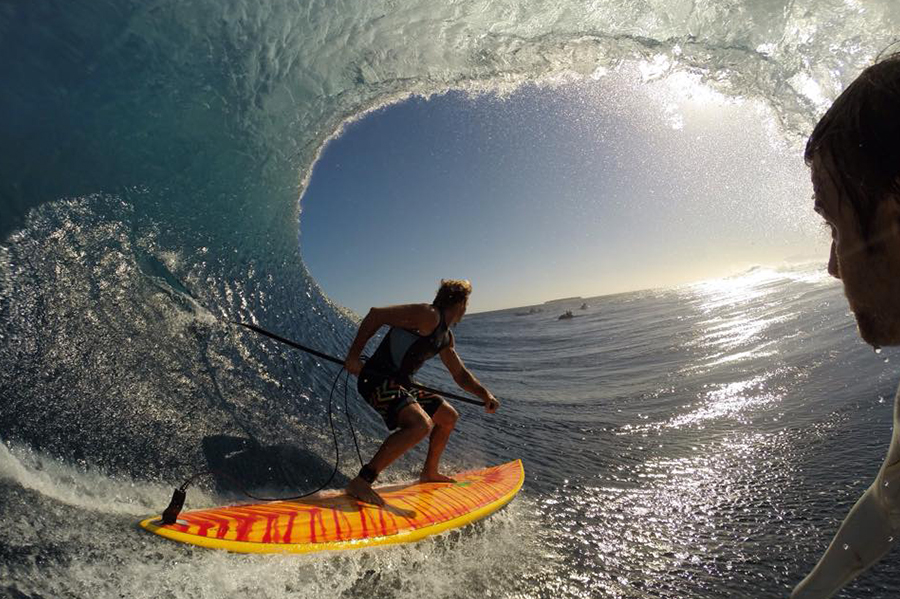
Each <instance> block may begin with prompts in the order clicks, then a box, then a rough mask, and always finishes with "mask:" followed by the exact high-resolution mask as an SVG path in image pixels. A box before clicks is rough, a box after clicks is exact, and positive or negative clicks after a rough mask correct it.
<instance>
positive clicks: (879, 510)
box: [791, 392, 900, 599]
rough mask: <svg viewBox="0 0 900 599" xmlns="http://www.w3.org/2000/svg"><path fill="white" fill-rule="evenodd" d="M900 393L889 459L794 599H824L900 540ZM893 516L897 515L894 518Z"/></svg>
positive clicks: (895, 412) (797, 589)
mask: <svg viewBox="0 0 900 599" xmlns="http://www.w3.org/2000/svg"><path fill="white" fill-rule="evenodd" d="M898 402H900V392H898V395H897V398H895V400H894V431H893V434H892V436H891V446H890V449H889V450H888V454H887V457H886V458H885V461H884V463H883V464H882V466H881V470H880V471H879V472H878V476H877V477H875V482H873V483H872V486H870V487H869V488H868V489H867V490H866V492H865V493H863V496H862V497H860V498H859V500H858V501H857V502H856V505H854V506H853V508H852V509H851V510H850V513H849V514H847V517H846V518H845V519H844V522H843V524H841V527H840V529H839V530H838V532H837V534H836V535H835V537H834V540H832V541H831V545H829V546H828V550H827V551H825V555H823V556H822V559H820V560H819V563H818V564H816V567H815V568H813V571H812V572H810V574H809V575H808V576H807V577H806V578H805V579H803V581H802V582H801V583H800V584H798V585H797V587H796V588H795V589H794V592H793V594H792V595H791V597H792V599H825V598H826V597H831V596H832V595H834V594H835V593H837V592H838V591H839V590H840V589H841V587H843V586H844V585H845V584H847V583H848V582H850V581H851V580H853V579H854V578H855V577H856V576H857V575H859V574H860V573H862V572H863V571H865V570H866V569H867V568H868V567H869V566H871V565H872V564H873V563H874V562H876V561H877V560H878V559H880V558H881V557H882V556H883V555H884V554H885V553H887V552H888V550H889V549H890V548H891V546H892V545H894V543H895V542H896V541H897V539H898V537H900V526H898V521H897V518H898V517H900V443H898V438H897V436H898V434H900V421H898V418H900V405H898ZM892 513H893V514H894V515H895V516H894V517H892Z"/></svg>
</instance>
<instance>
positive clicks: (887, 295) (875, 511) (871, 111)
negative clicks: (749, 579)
mask: <svg viewBox="0 0 900 599" xmlns="http://www.w3.org/2000/svg"><path fill="white" fill-rule="evenodd" d="M898 106H900V53H897V54H893V55H891V56H889V57H887V58H885V59H883V60H881V61H880V62H878V63H876V64H874V65H872V66H870V67H869V68H867V69H866V70H865V71H863V72H862V74H860V75H859V77H857V78H856V80H855V81H853V83H851V84H850V85H849V86H848V87H847V89H845V90H844V92H843V93H841V95H840V96H839V97H838V99H837V100H835V102H834V104H833V105H832V106H831V108H829V109H828V112H826V113H825V116H823V117H822V119H821V120H820V121H819V123H818V124H817V125H816V128H815V129H814V130H813V133H812V135H811V136H810V138H809V141H808V142H807V145H806V154H805V159H806V162H807V164H809V165H810V168H811V171H812V181H813V188H814V190H815V210H816V212H818V213H819V214H820V215H821V216H822V217H823V218H824V219H825V222H826V223H827V224H828V227H829V228H830V229H831V233H832V243H831V254H830V257H829V260H828V272H829V273H831V274H832V275H833V276H835V277H837V278H838V279H840V280H841V281H842V282H843V284H844V293H845V295H846V296H847V301H848V303H849V304H850V310H851V311H852V312H853V314H854V316H855V317H856V322H857V325H858V328H859V334H860V336H861V337H862V338H863V340H865V341H866V342H868V343H870V344H872V345H873V346H875V347H876V348H878V347H879V346H882V345H898V344H900V111H898V109H897V107H898ZM898 514H900V390H898V393H897V396H896V398H895V399H894V430H893V435H892V436H891V444H890V448H889V449H888V453H887V457H886V458H885V460H884V463H883V464H882V466H881V469H880V470H879V472H878V475H877V476H876V477H875V481H874V482H873V483H872V485H871V486H870V487H869V488H868V489H867V490H866V492H865V493H863V495H862V497H860V498H859V500H858V501H857V502H856V505H854V506H853V508H852V509H851V510H850V513H849V514H847V517H846V518H845V519H844V522H843V524H841V527H840V529H839V530H838V532H837V534H836V535H835V537H834V539H833V540H832V541H831V545H829V547H828V549H827V550H826V551H825V555H823V556H822V558H821V559H820V560H819V563H818V564H817V565H816V567H815V568H814V569H813V571H812V572H811V573H810V574H809V575H808V576H807V577H806V578H805V579H804V580H803V581H802V582H801V583H800V584H798V585H797V587H796V588H795V589H794V592H793V594H792V595H791V597H792V598H793V599H801V598H802V599H813V598H815V599H824V598H826V597H831V596H832V595H834V594H835V593H836V592H837V591H838V590H840V589H841V587H843V586H844V585H845V584H847V583H848V582H849V581H850V580H852V579H853V578H855V577H856V576H857V575H858V574H860V573H861V572H863V571H864V570H866V569H867V568H868V567H869V566H871V565H872V564H873V563H875V562H876V561H877V560H878V559H880V558H881V557H882V556H883V555H885V554H886V553H887V552H888V550H889V549H890V548H891V546H892V545H894V544H895V543H896V542H897V540H898V539H900V518H898Z"/></svg>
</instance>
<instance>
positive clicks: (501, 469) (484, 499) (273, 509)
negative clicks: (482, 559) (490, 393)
mask: <svg viewBox="0 0 900 599" xmlns="http://www.w3.org/2000/svg"><path fill="white" fill-rule="evenodd" d="M454 478H455V479H456V482H455V483H413V484H406V485H394V486H389V487H380V488H378V492H379V494H380V495H381V496H382V497H383V498H384V500H385V503H386V506H385V507H377V506H374V505H369V504H366V503H362V502H360V501H357V500H356V499H354V498H352V497H350V496H348V495H346V494H345V493H341V494H330V495H318V496H314V497H310V498H307V499H303V500H301V501H273V502H269V503H258V504H250V505H235V506H229V507H220V508H212V509H208V510H195V511H188V512H183V513H182V514H181V515H180V516H179V517H178V521H177V522H176V523H175V524H167V525H164V524H162V523H161V521H160V517H159V516H155V517H152V518H147V519H146V520H144V521H143V522H141V526H142V527H143V528H145V529H147V530H149V531H150V532H153V533H156V534H158V535H162V536H164V537H167V538H169V539H172V540H174V541H179V542H181V543H189V544H191V545H200V546H202V547H209V548H213V549H227V550H228V551H238V552H242V553H308V552H312V551H324V550H334V549H358V548H360V547H371V546H373V545H387V544H392V543H410V542H413V541H418V540H420V539H423V538H425V537H428V536H431V535H434V534H438V533H440V532H443V531H445V530H449V529H451V528H459V527H460V526H464V525H466V524H469V523H470V522H474V521H476V520H479V519H481V518H484V517H485V516H487V515H489V514H491V513H493V512H495V511H497V510H498V509H500V508H501V507H503V506H504V505H506V504H507V503H509V501H510V500H512V498H513V497H515V495H516V493H518V492H519V489H521V488H522V483H523V482H524V481H525V471H524V469H523V468H522V462H521V460H515V461H514V462H508V463H506V464H502V465H500V466H494V467H492V468H484V469H483V470H472V471H470V472H464V473H462V474H458V475H455V476H454Z"/></svg>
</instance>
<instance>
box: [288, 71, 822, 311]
mask: <svg viewBox="0 0 900 599" xmlns="http://www.w3.org/2000/svg"><path fill="white" fill-rule="evenodd" d="M810 194H811V188H810V186H809V182H808V175H807V172H806V167H805V166H804V165H803V161H802V159H801V158H800V155H799V150H798V148H796V147H792V146H791V145H790V144H788V143H786V142H785V141H784V140H783V139H782V137H781V135H780V134H779V133H778V131H777V130H776V128H775V126H774V125H772V119H771V117H770V115H768V114H767V113H766V112H765V110H764V109H763V108H762V107H761V106H759V105H758V104H756V103H754V102H749V101H742V102H734V101H730V100H727V99H725V98H723V97H721V96H719V95H718V94H715V93H713V92H711V91H710V90H708V89H707V88H705V87H704V86H703V85H700V84H699V83H698V81H697V80H696V79H695V78H692V77H690V76H687V75H679V76H675V77H670V78H669V79H666V80H660V81H653V82H649V83H646V82H642V81H641V79H640V73H639V69H638V68H637V66H634V67H633V68H624V69H622V70H621V71H620V72H613V73H610V74H607V75H606V76H603V77H600V78H599V79H597V80H587V81H582V82H577V83H568V84H555V85H547V86H542V87H537V86H525V87H523V88H520V89H519V90H517V91H515V92H514V93H512V94H510V95H509V96H507V97H504V98H499V97H497V96H494V95H478V96H470V95H467V94H465V93H462V92H450V93H448V94H444V95H440V96H435V97H432V98H431V99H428V100H426V99H423V98H420V97H413V98H410V99H408V100H406V101H404V102H401V103H399V104H394V105H391V106H388V107H385V108H382V109H380V110H377V111H375V112H372V113H370V114H368V115H366V116H365V117H363V118H362V119H360V120H359V121H356V122H354V123H352V124H350V125H348V126H347V127H346V129H345V131H344V132H343V133H342V135H340V136H339V137H338V138H337V139H335V140H333V141H332V142H331V143H329V144H328V146H327V147H326V148H325V150H324V151H323V152H322V155H321V157H320V160H319V161H318V162H317V164H316V166H315V169H314V171H313V175H312V178H311V180H310V184H309V187H308V189H307V191H306V193H305V194H304V197H303V199H302V213H301V223H300V224H301V235H300V243H301V249H302V252H303V256H304V259H305V261H306V264H307V266H308V267H309V269H310V271H311V273H312V275H313V276H314V277H315V278H316V280H317V281H318V282H319V283H320V285H321V286H322V287H323V289H324V290H325V292H326V293H327V294H328V295H329V296H330V297H332V298H333V299H334V300H335V301H337V302H339V303H341V304H343V305H345V306H347V307H349V308H351V309H353V310H355V311H357V312H358V313H361V314H364V313H365V311H366V310H367V309H368V308H369V307H370V306H373V305H387V304H393V303H407V302H419V301H430V300H431V299H432V297H433V293H434V291H435V289H436V288H437V284H438V281H439V279H440V278H442V277H452V278H467V279H469V280H471V281H472V283H473V285H474V293H473V296H472V300H471V303H470V311H483V310H492V309H498V308H505V307H513V306H523V305H529V304H533V303H540V302H543V301H546V300H550V299H554V298H558V297H564V296H572V295H581V296H584V297H589V296H595V295H602V294H606V293H616V292H621V291H628V290H633V289H644V288H648V287H660V286H670V285H674V284H679V283H683V282H688V281H693V280H698V279H703V278H710V277H716V276H723V275H726V274H729V273H732V272H735V271H737V270H740V269H743V268H747V267H749V266H751V265H754V264H773V263H780V262H782V261H783V260H784V259H786V258H811V257H816V256H817V255H819V254H821V252H823V251H824V250H823V249H822V248H823V247H824V246H825V242H826V240H825V239H824V236H823V234H822V232H821V231H820V230H819V229H818V227H817V226H816V223H817V222H818V221H817V220H816V218H815V215H814V214H813V213H812V210H811V202H810V201H809V197H810ZM826 249H827V248H826Z"/></svg>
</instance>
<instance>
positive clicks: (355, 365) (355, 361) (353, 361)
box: [344, 356, 363, 376]
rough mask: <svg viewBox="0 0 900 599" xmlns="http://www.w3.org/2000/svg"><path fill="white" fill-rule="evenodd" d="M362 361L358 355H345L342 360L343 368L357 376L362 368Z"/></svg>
mask: <svg viewBox="0 0 900 599" xmlns="http://www.w3.org/2000/svg"><path fill="white" fill-rule="evenodd" d="M362 367H363V363H362V360H360V359H359V357H358V356H357V357H354V356H347V359H346V360H344V368H346V369H347V372H349V373H350V374H352V375H354V376H359V373H360V371H361V370H362Z"/></svg>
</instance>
